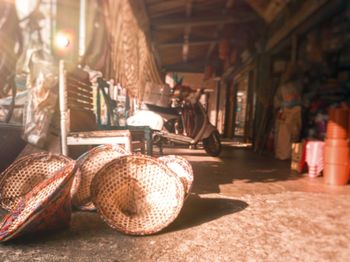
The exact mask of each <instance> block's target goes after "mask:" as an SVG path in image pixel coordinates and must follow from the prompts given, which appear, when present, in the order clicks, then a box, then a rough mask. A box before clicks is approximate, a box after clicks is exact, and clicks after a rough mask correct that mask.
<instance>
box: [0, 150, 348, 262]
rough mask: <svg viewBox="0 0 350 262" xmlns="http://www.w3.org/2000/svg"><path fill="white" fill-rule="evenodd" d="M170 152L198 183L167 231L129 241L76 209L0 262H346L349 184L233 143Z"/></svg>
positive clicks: (0, 253) (10, 249)
mask: <svg viewBox="0 0 350 262" xmlns="http://www.w3.org/2000/svg"><path fill="white" fill-rule="evenodd" d="M165 153H167V154H180V155H182V156H184V157H186V158H187V159H188V160H189V161H190V162H191V163H192V165H193V168H194V175H195V181H194V188H193V194H192V195H191V196H190V197H189V198H188V200H187V201H186V202H185V205H184V207H183V209H182V212H181V213H180V215H179V217H178V218H177V220H176V221H175V222H174V223H173V224H172V225H170V226H169V227H168V228H167V229H166V230H164V231H163V232H161V233H159V234H156V235H152V236H146V237H134V236H126V235H123V234H121V233H118V232H116V231H114V230H112V229H110V228H109V227H108V226H106V225H105V224H104V223H103V222H102V221H101V219H100V218H99V217H98V216H97V215H96V214H95V213H91V212H77V213H74V215H73V219H72V223H71V227H70V228H69V229H67V230H64V231H62V232H57V233H54V234H47V235H44V236H32V237H27V238H25V239H18V240H16V241H13V242H11V243H6V244H2V245H0V261H349V258H350V212H349V211H350V186H343V187H331V186H325V185H324V184H323V183H322V178H316V179H310V178H307V177H305V176H302V175H298V174H295V173H291V172H290V170H289V163H288V162H287V161H277V160H274V159H272V158H271V157H267V156H258V155H256V154H254V153H252V152H251V151H250V150H249V149H247V148H243V147H233V146H232V145H230V144H227V145H226V146H225V149H224V152H223V154H222V155H221V157H220V158H213V157H208V156H206V154H205V153H204V151H203V150H199V149H198V150H189V149H180V148H176V149H166V151H165Z"/></svg>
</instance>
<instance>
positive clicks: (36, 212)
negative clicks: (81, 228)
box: [0, 160, 76, 242]
mask: <svg viewBox="0 0 350 262" xmlns="http://www.w3.org/2000/svg"><path fill="white" fill-rule="evenodd" d="M75 171H76V165H75V161H73V160H72V161H70V162H69V163H68V164H66V165H65V167H64V168H62V169H61V170H58V171H56V172H55V173H54V175H53V176H52V177H50V178H47V179H44V180H43V181H42V182H40V183H39V184H38V185H36V186H35V187H34V188H33V189H32V190H31V191H30V192H29V193H27V194H26V195H25V196H24V197H21V198H20V200H19V201H18V202H17V204H16V205H15V207H14V208H13V211H12V212H11V213H9V214H7V215H6V216H5V217H4V218H3V220H2V221H1V222H0V242H4V241H8V240H11V239H13V238H16V237H18V236H20V235H22V234H27V233H32V232H38V231H46V230H55V229H60V228H63V227H66V226H67V225H69V222H70V219H71V186H72V184H73V180H74V173H75Z"/></svg>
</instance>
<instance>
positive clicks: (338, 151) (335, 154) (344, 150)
mask: <svg viewBox="0 0 350 262" xmlns="http://www.w3.org/2000/svg"><path fill="white" fill-rule="evenodd" d="M324 162H325V163H332V164H347V163H348V162H349V147H340V146H325V147H324Z"/></svg>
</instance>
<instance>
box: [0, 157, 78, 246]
mask: <svg viewBox="0 0 350 262" xmlns="http://www.w3.org/2000/svg"><path fill="white" fill-rule="evenodd" d="M76 169H77V165H76V161H74V160H71V161H70V163H68V164H67V165H66V166H64V167H63V168H61V169H60V170H57V171H56V172H55V175H54V176H52V177H50V178H47V179H45V180H43V181H42V182H40V183H39V184H38V185H36V186H35V187H34V188H33V190H31V191H30V192H29V193H27V194H26V195H25V196H24V197H23V198H22V199H21V201H20V202H19V203H18V204H17V205H16V207H15V209H14V211H13V212H10V213H9V214H7V215H5V216H4V218H3V219H2V220H1V221H0V229H2V227H3V226H6V227H9V226H10V225H11V224H13V223H15V222H16V221H17V220H18V219H19V218H21V217H20V215H21V213H23V212H24V211H25V210H26V207H27V205H26V202H28V201H29V200H30V199H31V198H33V197H35V196H37V195H38V194H40V192H41V191H42V190H43V189H44V188H46V187H48V186H49V185H50V184H51V183H53V182H54V181H56V180H57V179H59V178H62V177H64V179H63V180H62V181H61V182H60V183H59V184H58V185H57V187H56V188H55V190H53V191H52V192H51V193H50V194H48V195H47V196H45V197H42V198H40V199H38V203H37V204H36V206H35V208H33V209H32V210H30V212H28V213H27V214H26V215H25V216H24V217H23V218H21V222H20V223H18V224H17V225H16V226H15V227H14V228H12V229H11V231H5V233H3V234H1V235H0V242H5V241H8V240H11V239H13V238H15V237H17V236H18V235H19V234H20V233H21V231H22V230H23V229H24V228H25V227H26V226H27V225H28V224H30V223H31V222H32V221H34V220H35V218H36V217H37V216H38V215H40V214H41V213H42V212H43V211H45V210H46V209H47V208H48V207H49V205H43V204H44V203H45V202H46V201H50V199H52V197H53V196H54V195H55V194H56V193H57V192H58V190H60V189H62V188H63V187H64V186H65V185H66V184H68V183H69V182H70V181H71V180H72V179H74V174H75V172H76ZM13 216H14V219H13V220H12V221H11V218H13ZM7 220H10V224H8V223H7ZM1 233H2V232H1Z"/></svg>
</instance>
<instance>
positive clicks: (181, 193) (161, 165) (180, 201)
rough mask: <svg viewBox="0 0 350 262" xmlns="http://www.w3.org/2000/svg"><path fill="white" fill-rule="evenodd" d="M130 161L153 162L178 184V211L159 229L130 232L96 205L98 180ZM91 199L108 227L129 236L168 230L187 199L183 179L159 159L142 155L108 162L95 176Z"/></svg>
mask: <svg viewBox="0 0 350 262" xmlns="http://www.w3.org/2000/svg"><path fill="white" fill-rule="evenodd" d="M128 159H145V160H146V161H149V162H152V163H154V164H156V165H158V167H159V168H161V169H163V171H165V172H164V173H165V174H166V175H167V176H169V177H172V178H173V179H174V181H175V182H176V193H177V194H178V195H179V198H178V201H177V202H178V205H177V207H176V209H174V212H172V215H171V216H170V217H169V218H168V219H167V221H166V222H165V223H163V224H161V225H159V226H157V227H154V228H152V229H148V230H140V231H133V230H128V229H127V228H123V227H121V226H119V225H117V224H116V223H115V221H114V220H112V219H110V218H109V217H107V216H106V215H105V214H104V213H103V211H102V210H101V209H100V208H99V204H97V205H96V201H95V200H96V199H95V198H96V195H97V192H96V191H97V187H98V180H99V179H100V177H102V176H103V175H104V174H105V172H104V171H105V170H106V169H108V168H110V167H111V166H113V165H115V164H116V163H118V162H122V161H127V160H128ZM91 198H92V202H93V203H94V205H95V207H96V210H97V213H98V214H99V215H100V217H101V218H102V220H103V221H105V222H106V223H107V225H109V226H110V227H111V228H113V229H116V230H118V231H119V232H121V233H124V234H128V235H149V234H154V233H157V232H159V231H161V230H162V229H164V228H166V227H167V226H168V225H169V224H171V223H172V222H173V221H174V220H175V219H176V217H177V216H178V215H179V213H180V211H181V209H182V206H183V203H184V199H185V191H184V187H183V184H182V182H181V179H180V178H179V177H178V176H177V175H176V174H175V173H174V172H173V171H172V170H171V169H170V168H168V167H167V166H166V165H165V164H164V163H163V162H161V161H160V160H158V159H157V158H154V157H151V156H147V155H141V154H132V155H126V156H122V157H119V158H117V159H114V160H112V161H110V162H108V163H107V164H106V165H104V166H103V167H102V168H101V169H100V170H99V171H98V172H97V174H96V175H95V177H94V179H93V181H92V183H91Z"/></svg>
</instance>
